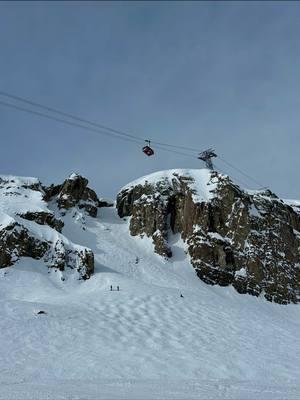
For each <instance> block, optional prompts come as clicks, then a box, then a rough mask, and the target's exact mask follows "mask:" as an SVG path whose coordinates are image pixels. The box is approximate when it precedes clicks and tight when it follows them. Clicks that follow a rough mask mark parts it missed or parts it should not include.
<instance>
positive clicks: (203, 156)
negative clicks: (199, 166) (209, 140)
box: [198, 148, 217, 170]
mask: <svg viewBox="0 0 300 400" xmlns="http://www.w3.org/2000/svg"><path fill="white" fill-rule="evenodd" d="M213 157H217V155H216V153H215V150H214V149H212V148H210V149H207V150H204V151H202V153H199V154H198V158H199V160H202V161H204V162H205V165H206V167H207V168H208V169H211V170H213V169H214V166H213V163H212V160H211V159H212V158H213Z"/></svg>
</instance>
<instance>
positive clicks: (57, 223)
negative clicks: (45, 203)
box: [18, 211, 64, 232]
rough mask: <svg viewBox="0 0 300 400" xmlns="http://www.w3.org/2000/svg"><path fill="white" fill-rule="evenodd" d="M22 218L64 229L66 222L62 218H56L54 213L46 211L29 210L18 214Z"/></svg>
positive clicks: (59, 229) (58, 229)
mask: <svg viewBox="0 0 300 400" xmlns="http://www.w3.org/2000/svg"><path fill="white" fill-rule="evenodd" d="M18 215H19V216H20V217H21V218H24V219H27V220H28V221H34V222H36V223H37V224H39V225H49V226H50V227H51V228H53V229H55V230H57V231H58V232H61V231H62V228H63V227H64V222H63V221H62V220H61V219H57V218H55V216H54V214H52V213H50V212H45V211H40V212H38V211H36V212H30V211H27V212H26V213H24V214H18Z"/></svg>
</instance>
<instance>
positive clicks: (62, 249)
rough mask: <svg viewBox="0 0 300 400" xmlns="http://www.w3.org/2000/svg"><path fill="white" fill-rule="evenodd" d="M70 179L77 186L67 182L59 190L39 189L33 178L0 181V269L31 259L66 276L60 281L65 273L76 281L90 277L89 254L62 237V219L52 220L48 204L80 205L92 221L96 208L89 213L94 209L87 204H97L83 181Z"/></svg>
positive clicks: (39, 184)
mask: <svg viewBox="0 0 300 400" xmlns="http://www.w3.org/2000/svg"><path fill="white" fill-rule="evenodd" d="M73 178H74V179H73V180H74V183H75V184H73V182H71V183H70V181H71V180H72V179H71V177H70V178H69V179H68V180H66V181H65V183H64V184H63V185H57V186H54V185H52V186H50V187H49V188H43V187H42V185H41V183H40V182H39V181H38V180H37V179H35V178H19V177H10V176H5V177H3V176H2V177H0V268H5V267H9V266H12V265H14V264H15V263H16V262H18V261H19V260H20V258H21V257H30V258H32V259H36V260H42V262H43V263H44V264H45V266H46V267H48V268H54V269H56V270H60V271H62V272H64V273H63V276H62V279H63V280H64V279H65V277H66V276H67V274H68V273H76V274H77V276H78V278H79V279H88V278H89V277H90V276H91V274H92V273H93V272H94V255H93V252H92V251H91V250H90V249H88V248H86V247H83V246H80V245H77V244H74V243H72V242H71V241H70V240H68V239H67V238H66V237H65V236H64V235H63V234H62V233H61V232H62V229H63V227H64V222H63V219H62V215H59V216H56V215H55V214H59V213H57V210H56V207H53V210H50V209H49V208H48V206H49V205H48V204H47V202H46V199H47V201H50V200H54V203H56V202H57V203H58V204H59V205H60V206H61V207H64V208H68V207H73V206H74V207H78V208H81V205H82V206H83V208H85V211H86V212H88V213H89V214H90V215H96V214H97V206H95V208H96V209H93V208H90V206H91V207H94V203H93V204H90V202H92V201H94V202H95V203H96V204H97V201H98V199H97V196H96V194H95V193H94V192H93V191H92V190H91V189H89V188H87V180H86V179H85V178H81V177H78V176H76V177H75V176H74V177H73ZM78 186H79V187H78ZM60 194H61V197H59V195H60ZM58 197H59V198H58ZM81 202H83V203H81ZM85 202H86V203H85ZM53 205H54V204H52V206H53Z"/></svg>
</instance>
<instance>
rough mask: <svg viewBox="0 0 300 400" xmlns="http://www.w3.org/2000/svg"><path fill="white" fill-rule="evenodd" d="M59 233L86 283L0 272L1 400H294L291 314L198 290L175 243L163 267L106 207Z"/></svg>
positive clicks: (295, 353) (298, 314)
mask: <svg viewBox="0 0 300 400" xmlns="http://www.w3.org/2000/svg"><path fill="white" fill-rule="evenodd" d="M168 174H169V173H168ZM170 174H171V176H172V172H171V173H170ZM191 174H192V175H193V172H191ZM204 175H205V174H204V173H203V175H202V174H199V177H198V178H199V180H201V179H203V181H204V184H205V185H206V183H207V178H208V176H207V174H206V175H205V176H204ZM151 176H152V175H151ZM198 178H197V179H198ZM148 179H149V177H148ZM153 179H154V178H153ZM195 182H196V180H195ZM198 182H199V181H197V185H198ZM205 190H206V189H205ZM206 194H207V195H209V194H208V193H206ZM53 212H55V213H56V212H57V210H55V208H54V207H53ZM64 222H65V227H64V230H63V234H64V235H65V236H66V237H68V238H69V239H70V240H72V242H75V243H79V244H81V245H83V246H87V247H89V248H91V249H92V250H93V251H94V254H95V262H96V265H95V274H94V275H93V276H92V278H91V279H89V280H87V281H78V280H66V281H64V282H62V280H61V274H62V273H61V272H59V271H57V272H55V271H54V270H49V271H48V270H47V268H46V267H45V265H43V264H42V262H41V261H35V260H32V259H26V258H23V259H22V260H21V261H20V262H19V263H18V264H17V265H16V266H14V267H10V268H4V269H0V296H1V297H0V298H1V307H0V332H1V333H0V335H1V347H0V371H1V375H0V382H1V386H0V399H5V400H9V399H14V400H16V399H30V400H31V399H39V400H40V399H64V400H65V399H77V400H79V399H81V400H83V399H282V398H288V399H296V398H299V396H300V384H299V382H300V368H299V360H300V336H299V331H300V307H299V306H298V305H288V306H281V305H278V304H273V303H270V302H267V301H265V300H264V299H263V298H256V297H252V296H249V295H239V294H238V293H237V292H236V291H234V290H233V289H231V288H230V287H228V288H221V287H217V286H209V285H206V284H204V283H203V282H201V281H200V280H199V279H198V278H197V277H196V275H195V273H194V270H193V268H192V267H191V265H190V263H189V261H188V259H187V256H186V254H185V245H184V243H182V241H181V239H180V238H179V236H177V235H176V236H175V235H174V236H171V246H172V251H173V253H174V257H172V259H171V260H169V261H165V260H164V259H162V258H161V257H159V256H158V255H156V254H154V253H153V245H152V243H151V240H150V239H148V238H146V237H145V238H143V239H142V238H139V237H131V236H130V235H129V233H128V222H129V220H128V219H125V220H123V219H120V218H119V217H118V216H117V214H116V211H115V209H114V208H102V209H100V210H99V216H98V218H96V219H93V218H90V217H86V216H85V217H84V216H83V214H80V211H79V210H71V211H69V212H68V213H67V214H66V215H65V217H64ZM32 223H33V222H32ZM240 273H242V271H240ZM111 285H112V287H113V291H111V290H110V286H111ZM117 286H119V289H120V290H119V291H117ZM180 294H182V295H183V296H184V297H180ZM39 311H44V312H45V313H44V314H38V312H39Z"/></svg>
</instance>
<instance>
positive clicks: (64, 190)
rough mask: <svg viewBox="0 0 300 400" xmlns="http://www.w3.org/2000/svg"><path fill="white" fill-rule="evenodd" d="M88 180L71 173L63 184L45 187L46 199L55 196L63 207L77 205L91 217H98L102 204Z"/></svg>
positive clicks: (59, 205) (58, 203)
mask: <svg viewBox="0 0 300 400" xmlns="http://www.w3.org/2000/svg"><path fill="white" fill-rule="evenodd" d="M87 185H88V180H87V179H86V178H84V177H82V176H81V175H78V174H74V173H73V174H71V175H70V176H69V178H68V179H66V180H65V181H64V183H63V184H62V185H57V186H54V185H52V186H50V187H49V188H45V192H46V195H45V199H47V200H50V199H53V198H55V199H56V201H57V205H58V207H59V208H61V209H66V210H67V209H70V208H72V207H75V206H77V207H78V208H80V209H84V210H85V211H86V212H87V213H88V214H89V215H90V216H91V217H96V216H97V212H98V207H99V206H100V205H101V204H100V200H99V199H98V197H97V195H96V193H95V192H94V191H93V190H92V189H90V188H89V187H88V186H87Z"/></svg>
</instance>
